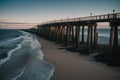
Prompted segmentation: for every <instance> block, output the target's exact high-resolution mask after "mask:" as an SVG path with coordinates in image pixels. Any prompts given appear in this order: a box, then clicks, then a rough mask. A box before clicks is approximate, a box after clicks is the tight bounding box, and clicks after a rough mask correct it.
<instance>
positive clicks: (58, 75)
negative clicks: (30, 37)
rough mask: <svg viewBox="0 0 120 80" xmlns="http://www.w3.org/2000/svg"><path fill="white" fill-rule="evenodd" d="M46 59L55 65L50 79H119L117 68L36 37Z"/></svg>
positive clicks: (119, 74)
mask: <svg viewBox="0 0 120 80" xmlns="http://www.w3.org/2000/svg"><path fill="white" fill-rule="evenodd" d="M38 40H39V42H40V44H41V45H42V51H43V53H44V58H45V60H46V61H48V62H50V63H52V64H53V65H54V66H55V72H54V75H53V76H52V78H51V80H120V72H119V68H115V70H114V69H112V68H111V67H109V66H106V65H105V64H99V63H98V64H97V62H95V61H90V60H89V59H87V57H85V56H82V55H78V54H77V53H75V52H70V51H66V50H65V49H59V48H60V46H59V45H58V44H55V43H54V42H50V41H48V40H45V39H43V38H40V37H38Z"/></svg>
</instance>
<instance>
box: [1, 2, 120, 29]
mask: <svg viewBox="0 0 120 80" xmlns="http://www.w3.org/2000/svg"><path fill="white" fill-rule="evenodd" d="M119 3H120V1H119V0H104V1H100V0H70V1H69V0H60V1H58V0H0V11H1V12H0V22H17V23H37V24H41V23H43V22H48V21H51V20H60V19H67V18H68V17H69V18H77V17H86V16H90V13H91V12H92V14H93V15H101V14H109V13H112V10H113V9H115V10H116V13H117V12H119V11H120V5H119ZM0 28H1V27H0Z"/></svg>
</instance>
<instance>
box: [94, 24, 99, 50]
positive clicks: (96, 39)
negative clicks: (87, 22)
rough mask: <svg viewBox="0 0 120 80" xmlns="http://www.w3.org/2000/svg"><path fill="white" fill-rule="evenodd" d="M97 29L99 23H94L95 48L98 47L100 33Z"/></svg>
mask: <svg viewBox="0 0 120 80" xmlns="http://www.w3.org/2000/svg"><path fill="white" fill-rule="evenodd" d="M96 30H97V24H95V25H94V49H96V47H97V41H98V33H97V32H96Z"/></svg>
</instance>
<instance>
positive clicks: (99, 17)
mask: <svg viewBox="0 0 120 80" xmlns="http://www.w3.org/2000/svg"><path fill="white" fill-rule="evenodd" d="M111 19H120V13H114V14H105V15H97V16H88V17H80V18H67V19H60V20H52V21H48V22H45V23H43V24H52V23H62V22H77V21H95V20H98V21H101V20H111Z"/></svg>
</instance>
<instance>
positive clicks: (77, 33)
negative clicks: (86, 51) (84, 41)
mask: <svg viewBox="0 0 120 80" xmlns="http://www.w3.org/2000/svg"><path fill="white" fill-rule="evenodd" d="M76 47H78V48H79V47H80V26H79V25H76Z"/></svg>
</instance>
